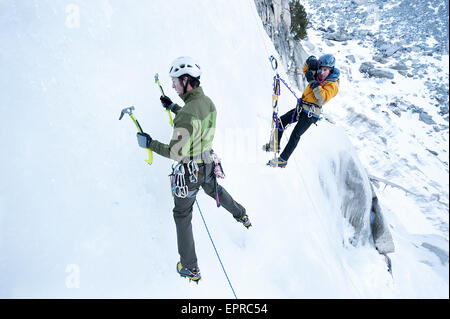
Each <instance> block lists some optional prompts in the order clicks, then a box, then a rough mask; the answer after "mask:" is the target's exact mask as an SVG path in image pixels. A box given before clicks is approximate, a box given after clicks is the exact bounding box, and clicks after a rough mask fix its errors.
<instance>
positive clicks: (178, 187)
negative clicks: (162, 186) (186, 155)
mask: <svg viewBox="0 0 450 319" xmlns="http://www.w3.org/2000/svg"><path fill="white" fill-rule="evenodd" d="M185 173H186V172H185V170H184V165H183V164H182V163H178V164H174V165H172V174H170V175H169V176H170V184H171V186H172V194H173V195H174V196H176V197H179V198H186V197H187V195H188V191H189V190H188V187H187V185H186V179H185V178H184V175H185Z"/></svg>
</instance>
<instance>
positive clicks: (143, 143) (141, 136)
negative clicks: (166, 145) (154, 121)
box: [136, 132, 152, 148]
mask: <svg viewBox="0 0 450 319" xmlns="http://www.w3.org/2000/svg"><path fill="white" fill-rule="evenodd" d="M136 137H137V141H138V144H139V146H140V147H142V148H150V143H151V142H152V138H151V137H150V135H148V134H147V133H144V132H142V133H140V132H137V133H136Z"/></svg>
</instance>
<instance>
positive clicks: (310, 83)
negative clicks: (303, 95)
mask: <svg viewBox="0 0 450 319" xmlns="http://www.w3.org/2000/svg"><path fill="white" fill-rule="evenodd" d="M319 85H320V82H319V81H317V80H314V81H311V82H309V87H310V88H311V89H313V90H314V89H315V88H316V87H318V86H319Z"/></svg>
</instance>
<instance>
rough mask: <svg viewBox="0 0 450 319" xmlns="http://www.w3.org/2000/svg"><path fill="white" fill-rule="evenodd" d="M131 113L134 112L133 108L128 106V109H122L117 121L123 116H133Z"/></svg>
mask: <svg viewBox="0 0 450 319" xmlns="http://www.w3.org/2000/svg"><path fill="white" fill-rule="evenodd" d="M133 111H134V106H130V107H126V108H124V109H123V110H122V112H120V117H119V121H120V120H121V119H122V117H123V116H124V115H125V114H130V115H131V114H133Z"/></svg>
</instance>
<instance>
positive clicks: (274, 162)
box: [267, 157, 287, 168]
mask: <svg viewBox="0 0 450 319" xmlns="http://www.w3.org/2000/svg"><path fill="white" fill-rule="evenodd" d="M267 165H269V166H271V167H281V168H285V167H286V165H287V161H285V160H284V159H282V158H281V157H277V158H272V159H271V160H270V161H269V162H268V163H267Z"/></svg>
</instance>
